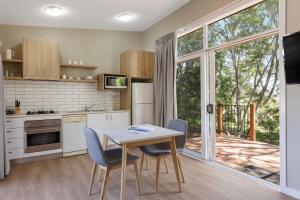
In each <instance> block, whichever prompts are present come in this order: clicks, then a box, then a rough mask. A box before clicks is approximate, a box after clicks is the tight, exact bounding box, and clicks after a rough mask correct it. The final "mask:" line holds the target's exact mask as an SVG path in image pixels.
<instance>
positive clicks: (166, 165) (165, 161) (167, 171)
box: [164, 157, 169, 174]
mask: <svg viewBox="0 0 300 200" xmlns="http://www.w3.org/2000/svg"><path fill="white" fill-rule="evenodd" d="M164 163H165V167H166V173H167V174H168V173H169V170H168V164H167V160H166V157H164Z"/></svg>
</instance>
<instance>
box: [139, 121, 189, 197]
mask: <svg viewBox="0 0 300 200" xmlns="http://www.w3.org/2000/svg"><path fill="white" fill-rule="evenodd" d="M166 128H168V129H172V130H176V131H180V132H184V135H181V136H177V137H176V139H175V140H176V148H177V160H178V165H179V169H180V174H181V177H182V182H184V176H183V172H182V167H181V158H180V153H181V152H182V151H183V148H184V146H185V142H186V134H187V132H188V124H187V122H186V121H184V120H181V119H172V120H170V121H169V122H168V125H167V127H166ZM140 149H141V151H142V158H141V166H140V178H141V173H142V167H143V162H144V159H145V155H146V156H150V157H155V158H156V191H158V179H159V170H160V161H161V159H164V162H165V166H166V171H167V172H168V167H167V163H166V159H165V157H166V156H168V155H171V150H170V144H169V143H161V144H153V145H146V146H142V147H140Z"/></svg>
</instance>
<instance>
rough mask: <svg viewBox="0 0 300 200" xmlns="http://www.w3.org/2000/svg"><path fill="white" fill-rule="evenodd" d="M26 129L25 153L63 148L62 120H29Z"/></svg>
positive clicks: (25, 123) (26, 122)
mask: <svg viewBox="0 0 300 200" xmlns="http://www.w3.org/2000/svg"><path fill="white" fill-rule="evenodd" d="M24 127H25V153H33V152H40V151H48V150H54V149H61V148H62V129H61V119H45V120H28V121H25V122H24Z"/></svg>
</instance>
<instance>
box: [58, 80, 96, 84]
mask: <svg viewBox="0 0 300 200" xmlns="http://www.w3.org/2000/svg"><path fill="white" fill-rule="evenodd" d="M59 81H62V82H76V83H97V82H98V81H97V80H76V79H73V80H69V79H66V80H65V79H60V80H59Z"/></svg>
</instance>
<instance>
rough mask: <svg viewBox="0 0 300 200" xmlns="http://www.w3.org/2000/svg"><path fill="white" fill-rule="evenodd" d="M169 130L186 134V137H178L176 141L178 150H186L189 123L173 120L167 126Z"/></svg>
mask: <svg viewBox="0 0 300 200" xmlns="http://www.w3.org/2000/svg"><path fill="white" fill-rule="evenodd" d="M167 128H168V129H172V130H175V131H180V132H184V135H181V136H177V137H176V138H175V140H176V148H184V146H185V141H186V134H187V132H188V123H187V122H186V121H184V120H182V119H171V120H170V121H169V122H168V125H167Z"/></svg>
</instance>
